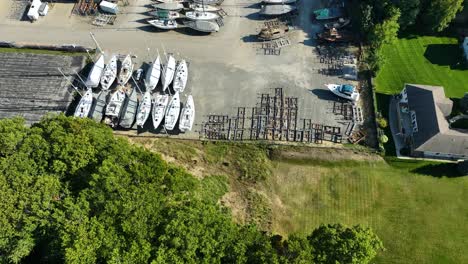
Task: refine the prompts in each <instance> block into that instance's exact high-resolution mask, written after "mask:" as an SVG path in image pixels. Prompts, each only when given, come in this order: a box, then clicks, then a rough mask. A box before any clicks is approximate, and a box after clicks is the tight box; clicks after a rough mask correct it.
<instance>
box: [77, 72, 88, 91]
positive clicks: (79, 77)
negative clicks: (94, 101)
mask: <svg viewBox="0 0 468 264" xmlns="http://www.w3.org/2000/svg"><path fill="white" fill-rule="evenodd" d="M75 73H76V76H78V79H80V81H81V82H82V83H83V84H84V86H85V87H86V88H88V89H90V88H89V87H88V85H86V83H85V82H84V81H83V79H81V76H80V74H79V73H78V72H77V71H76V70H75Z"/></svg>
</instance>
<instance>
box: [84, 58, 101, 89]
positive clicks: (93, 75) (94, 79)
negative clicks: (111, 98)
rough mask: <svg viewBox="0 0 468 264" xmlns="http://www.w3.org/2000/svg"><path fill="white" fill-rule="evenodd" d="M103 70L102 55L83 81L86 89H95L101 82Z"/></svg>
mask: <svg viewBox="0 0 468 264" xmlns="http://www.w3.org/2000/svg"><path fill="white" fill-rule="evenodd" d="M103 70H104V54H103V53H101V55H99V57H98V59H97V60H96V62H94V65H93V67H92V68H91V70H90V71H89V75H88V78H87V79H86V81H85V85H86V87H89V88H96V87H98V85H99V81H100V80H101V76H102V71H103Z"/></svg>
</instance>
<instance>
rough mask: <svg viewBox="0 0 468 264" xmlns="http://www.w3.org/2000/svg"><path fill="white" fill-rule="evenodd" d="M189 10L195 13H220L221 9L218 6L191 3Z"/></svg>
mask: <svg viewBox="0 0 468 264" xmlns="http://www.w3.org/2000/svg"><path fill="white" fill-rule="evenodd" d="M189 8H190V9H192V10H195V11H200V12H204V11H206V12H218V11H219V10H221V8H219V7H217V6H210V5H203V4H197V3H191V4H189Z"/></svg>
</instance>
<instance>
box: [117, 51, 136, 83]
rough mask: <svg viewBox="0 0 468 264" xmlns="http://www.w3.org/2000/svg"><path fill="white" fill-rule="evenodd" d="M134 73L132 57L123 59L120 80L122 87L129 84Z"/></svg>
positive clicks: (128, 56)
mask: <svg viewBox="0 0 468 264" xmlns="http://www.w3.org/2000/svg"><path fill="white" fill-rule="evenodd" d="M132 72H133V62H132V57H131V56H130V55H127V56H125V58H124V59H123V61H122V64H121V67H120V73H119V80H118V81H119V84H120V85H122V86H124V85H125V84H127V82H128V80H130V77H132Z"/></svg>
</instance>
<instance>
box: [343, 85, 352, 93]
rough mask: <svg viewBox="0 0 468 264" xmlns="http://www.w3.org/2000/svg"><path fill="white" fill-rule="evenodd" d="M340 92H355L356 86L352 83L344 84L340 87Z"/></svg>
mask: <svg viewBox="0 0 468 264" xmlns="http://www.w3.org/2000/svg"><path fill="white" fill-rule="evenodd" d="M340 92H342V93H345V94H352V93H353V92H354V86H352V85H350V84H343V85H342V86H341V87H340Z"/></svg>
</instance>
